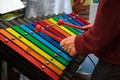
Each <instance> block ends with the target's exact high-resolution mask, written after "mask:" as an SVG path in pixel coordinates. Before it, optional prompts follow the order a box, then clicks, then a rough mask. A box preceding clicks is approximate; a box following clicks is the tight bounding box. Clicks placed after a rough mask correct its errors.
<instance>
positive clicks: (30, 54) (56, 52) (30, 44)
mask: <svg viewBox="0 0 120 80" xmlns="http://www.w3.org/2000/svg"><path fill="white" fill-rule="evenodd" d="M59 19H63V20H64V21H65V22H67V23H71V24H75V25H77V26H84V25H87V24H89V23H88V22H87V21H86V20H84V19H83V18H81V17H80V16H79V15H76V14H75V13H71V14H65V13H64V14H60V15H54V16H50V17H38V18H31V19H27V18H18V19H16V20H10V21H5V20H1V21H0V27H1V29H0V53H1V54H0V56H1V57H2V58H3V59H5V60H6V61H7V62H8V63H10V64H11V65H13V66H14V67H15V68H17V69H18V70H19V71H21V72H22V73H23V74H25V75H26V76H27V77H28V78H30V79H31V80H72V77H73V75H74V74H75V72H76V70H77V69H78V67H79V65H80V64H81V63H82V62H83V61H84V59H85V57H86V55H78V56H75V57H70V56H69V55H68V53H67V52H66V51H65V50H63V48H62V47H61V46H60V45H59V42H60V40H62V39H64V38H66V37H69V36H71V35H78V34H81V33H82V32H83V31H82V30H78V29H75V28H72V27H69V26H66V25H64V26H62V25H61V26H59V25H58V24H57V23H58V20H59ZM36 26H42V29H43V30H42V31H40V32H39V33H38V32H35V27H36ZM45 32H47V33H45ZM48 33H50V34H51V35H52V36H55V37H57V39H55V38H53V37H51V36H49V35H48ZM58 39H60V40H58Z"/></svg>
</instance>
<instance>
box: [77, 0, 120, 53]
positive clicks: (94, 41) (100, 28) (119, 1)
mask: <svg viewBox="0 0 120 80" xmlns="http://www.w3.org/2000/svg"><path fill="white" fill-rule="evenodd" d="M119 8H120V0H101V2H100V3H99V8H98V11H97V15H96V19H95V23H94V25H93V27H92V28H90V29H89V30H88V31H86V32H85V33H83V34H82V35H78V36H77V37H76V38H75V48H76V50H77V53H79V54H89V53H96V52H97V51H100V50H101V49H102V48H103V47H105V46H107V45H108V44H109V43H110V42H111V41H112V40H113V39H114V38H115V37H116V36H117V35H118V34H120V9H119Z"/></svg>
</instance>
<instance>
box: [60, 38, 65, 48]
mask: <svg viewBox="0 0 120 80" xmlns="http://www.w3.org/2000/svg"><path fill="white" fill-rule="evenodd" d="M64 45H65V39H63V40H62V41H61V42H60V46H62V47H64Z"/></svg>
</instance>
